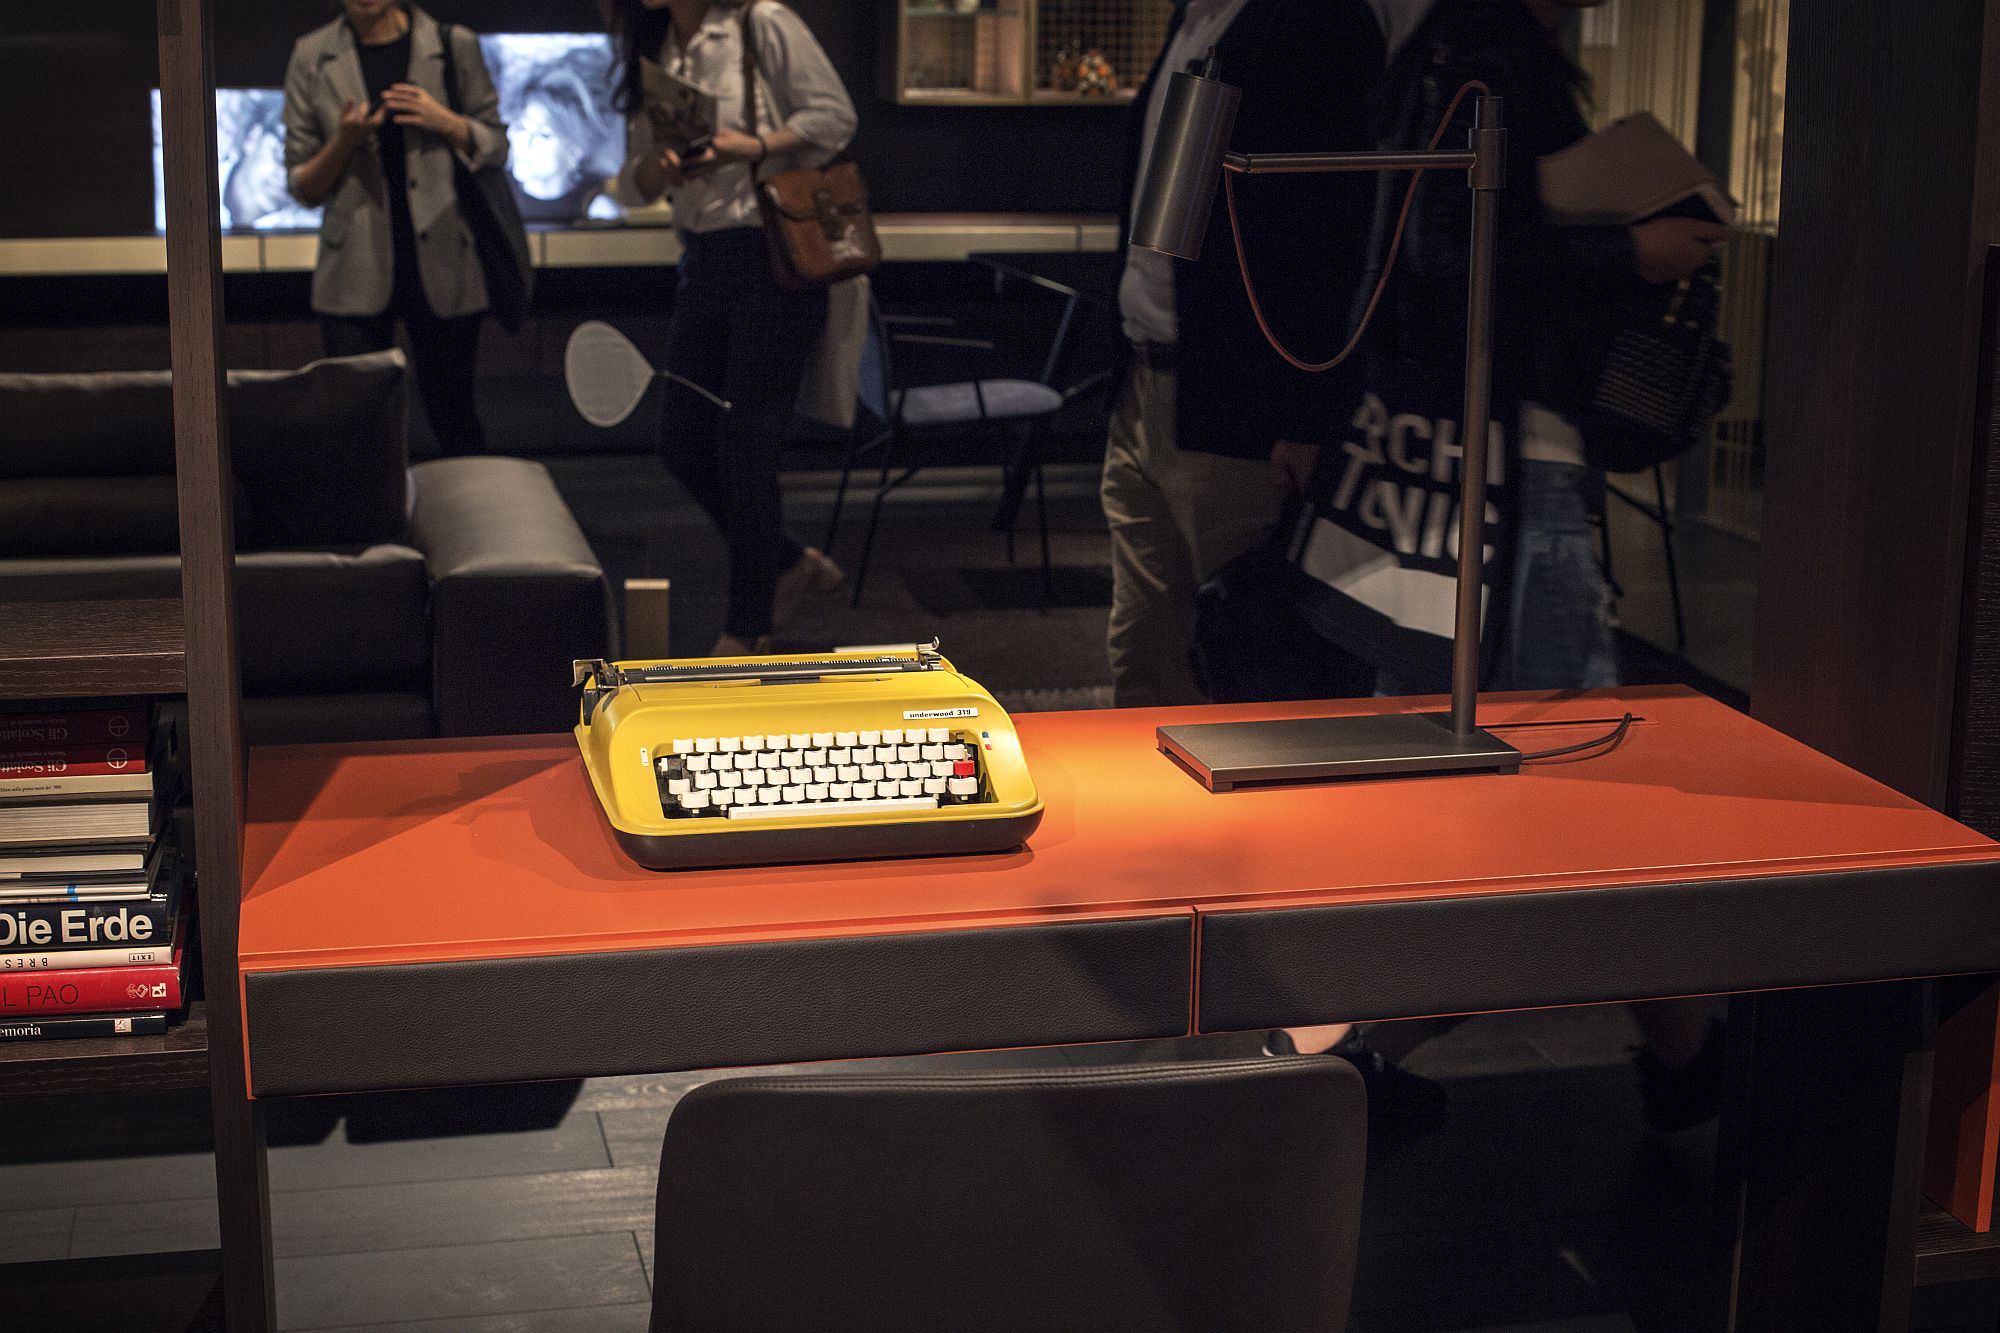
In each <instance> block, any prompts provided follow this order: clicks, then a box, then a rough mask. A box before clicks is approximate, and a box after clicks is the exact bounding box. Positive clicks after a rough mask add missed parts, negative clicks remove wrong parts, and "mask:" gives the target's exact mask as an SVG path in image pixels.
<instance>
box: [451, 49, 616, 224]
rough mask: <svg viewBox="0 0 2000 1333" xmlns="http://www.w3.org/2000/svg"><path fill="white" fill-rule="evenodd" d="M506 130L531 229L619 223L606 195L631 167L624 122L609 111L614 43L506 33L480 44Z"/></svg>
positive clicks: (517, 190)
mask: <svg viewBox="0 0 2000 1333" xmlns="http://www.w3.org/2000/svg"><path fill="white" fill-rule="evenodd" d="M479 47H480V50H481V51H482V52H483V53H484V54H485V56H486V68H487V69H488V70H489V71H490V72H491V73H492V75H493V84H494V86H495V87H496V88H498V89H499V91H500V119H502V120H504V121H506V122H507V149H508V153H507V165H508V170H509V171H510V172H511V173H512V174H513V177H514V192H515V194H516V195H517V196H518V197H519V198H520V201H521V213H522V216H523V217H525V218H527V219H528V220H529V221H530V222H574V221H577V220H579V219H583V218H598V219H604V220H613V219H616V218H618V217H621V216H623V212H624V210H622V209H620V208H619V207H618V205H617V204H616V203H614V202H613V201H612V200H611V198H610V197H609V196H608V195H606V194H605V192H604V186H605V183H606V181H607V180H609V179H610V178H611V177H613V176H615V175H617V174H618V169H619V168H620V167H621V166H623V165H624V162H625V120H624V117H622V116H620V115H619V114H618V113H617V112H616V111H615V110H613V109H612V106H611V78H612V76H611V63H612V56H611V39H610V38H608V37H606V36H605V35H604V34H602V33H581V32H503V33H489V34H487V35H485V36H483V37H481V38H480V39H479Z"/></svg>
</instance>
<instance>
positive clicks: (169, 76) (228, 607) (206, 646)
mask: <svg viewBox="0 0 2000 1333" xmlns="http://www.w3.org/2000/svg"><path fill="white" fill-rule="evenodd" d="M158 19H159V39H160V118H161V139H162V143H163V148H162V152H163V154H164V163H165V176H166V200H167V318H168V324H169V328H170V332H171V336H172V362H173V383H174V388H173V394H174V459H175V467H176V471H177V474H178V477H179V492H180V523H181V605H182V613H183V616H184V618H185V626H186V639H187V647H186V658H187V692H188V730H189V733H190V734H189V737H188V756H189V766H190V772H191V773H192V774H193V776H194V819H195V865H196V875H197V882H198V885H199V894H198V901H199V911H200V918H201V923H202V948H203V957H202V969H203V981H204V983H205V985H204V989H205V992H206V994H207V997H208V1001H209V1004H208V1066H209V1095H210V1102H211V1107H212V1115H213V1118H214V1122H215V1178H216V1179H215V1183H216V1210H217V1214H218V1216H219V1218H220V1222H221V1231H222V1291H223V1301H224V1309H225V1311H226V1317H227V1320H228V1326H229V1328H230V1329H231V1330H243V1331H244V1333H252V1331H254V1333H262V1331H263V1330H267V1329H271V1328H274V1327H275V1326H276V1324H277V1305H276V1299H275V1292H274V1289H273V1283H272V1274H271V1218H270V1191H269V1187H268V1181H267V1177H266V1162H265V1153H264V1121H263V1115H262V1111H261V1109H260V1108H259V1107H258V1105H257V1104H256V1103H255V1102H253V1101H251V1100H250V1098H249V1091H248V1088H247V1086H246V1082H245V1073H244V1063H243V1011H242V1007H241V1006H240V1005H239V1004H238V1003H237V1000H236V993H237V983H236V966H237V948H236V927H237V915H238V912H239V910H240V905H241V886H242V877H243V778H244V774H243V765H244V750H243V727H242V703H241V694H240V691H239V688H238V686H239V682H238V669H237V658H236V593H235V587H236V584H235V555H236V534H235V530H234V526H233V523H232V517H233V512H232V509H231V501H230V475H231V474H230V458H229V421H228V417H227V414H226V413H225V411H224V389H225V384H224V371H223V364H222V235H221V222H220V214H221V205H220V192H219V183H218V181H217V168H216V153H215V148H216V130H215V71H214V67H213V63H212V62H213V45H212V41H211V5H210V3H209V0H158Z"/></svg>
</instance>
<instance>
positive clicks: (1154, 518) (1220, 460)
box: [1100, 365, 1284, 708]
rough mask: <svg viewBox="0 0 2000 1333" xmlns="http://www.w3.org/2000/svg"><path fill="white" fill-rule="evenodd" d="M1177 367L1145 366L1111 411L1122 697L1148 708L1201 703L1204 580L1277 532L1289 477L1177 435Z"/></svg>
mask: <svg viewBox="0 0 2000 1333" xmlns="http://www.w3.org/2000/svg"><path fill="white" fill-rule="evenodd" d="M1175 403H1176V390H1175V382H1174V376H1173V373H1172V372H1171V371H1160V370H1150V369H1148V368H1147V367H1145V366H1139V365H1135V366H1134V367H1133V368H1132V371H1131V374H1130V375H1129V376H1128V377H1127V378H1126V381H1125V388H1124V391H1123V392H1122V393H1121V394H1120V395H1119V399H1118V408H1117V410H1116V411H1115V412H1114V413H1113V414H1112V418H1111V440H1110V444H1109V445H1108V446H1107V448H1106V450H1105V456H1104V482H1103V487H1102V490H1101V492H1100V494H1101V496H1102V498H1103V502H1104V517H1105V521H1106V522H1107V523H1109V524H1110V527H1111V577H1112V593H1111V627H1110V632H1109V634H1108V636H1107V647H1108V649H1109V653H1110V657H1111V683H1112V695H1113V700H1114V702H1115V703H1116V704H1117V705H1118V707H1120V708H1148V707H1157V706H1161V705H1169V704H1190V703H1200V702H1202V693H1201V689H1200V687H1199V686H1198V685H1196V683H1195V678H1194V670H1193V668H1192V667H1191V666H1190V665H1189V662H1188V653H1189V650H1190V649H1191V648H1193V646H1194V596H1195V590H1196V589H1198V588H1199V587H1200V586H1201V585H1202V583H1203V582H1204V581H1205V580H1206V579H1208V578H1209V577H1210V576H1211V575H1213V574H1214V573H1215V572H1216V571H1217V570H1218V569H1220V568H1222V567H1223V566H1224V565H1226V564H1228V563H1229V562H1230V561H1232V560H1234V559H1236V557H1238V556H1240V555H1244V554H1247V553H1248V552H1250V551H1252V550H1254V549H1255V548H1256V547H1257V546H1258V545H1259V544H1260V543H1262V542H1263V541H1264V540H1265V539H1267V538H1268V537H1269V536H1270V535H1271V529H1272V528H1273V527H1274V526H1275V525H1276V524H1277V521H1278V514H1279V510H1280V508H1281V507H1282V505H1283V502H1284V491H1283V488H1282V487H1281V486H1280V485H1279V483H1278V482H1276V481H1275V480H1274V479H1273V478H1272V476H1271V470H1270V468H1269V466H1268V465H1267V464H1265V463H1264V462H1263V461H1262V460H1246V459H1241V458H1225V457H1223V456H1221V455H1220V454H1206V453H1200V452H1197V451H1195V450H1188V451H1186V452H1183V451H1182V450H1181V449H1179V448H1178V447H1177V446H1176V445H1175V442H1174V411H1175Z"/></svg>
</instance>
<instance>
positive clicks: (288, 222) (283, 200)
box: [153, 88, 320, 232]
mask: <svg viewBox="0 0 2000 1333" xmlns="http://www.w3.org/2000/svg"><path fill="white" fill-rule="evenodd" d="M284 113H285V94H284V91H283V90H282V89H279V88H218V89H216V90H215V155H216V164H217V166H218V167H219V168H220V172H219V178H220V180H221V182H222V228H223V230H224V231H289V230H293V229H296V228H305V229H308V230H317V229H318V227H319V217H320V211H319V210H318V209H317V208H307V207H305V206H304V205H303V204H301V203H299V202H298V200H296V199H294V198H292V196H291V192H290V191H289V190H288V189H287V188H286V185H285V120H284ZM166 229H167V187H166V172H165V169H164V159H163V156H162V153H161V148H160V90H159V89H158V88H155V89H153V230H155V231H160V232H164V231H165V230H166Z"/></svg>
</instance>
